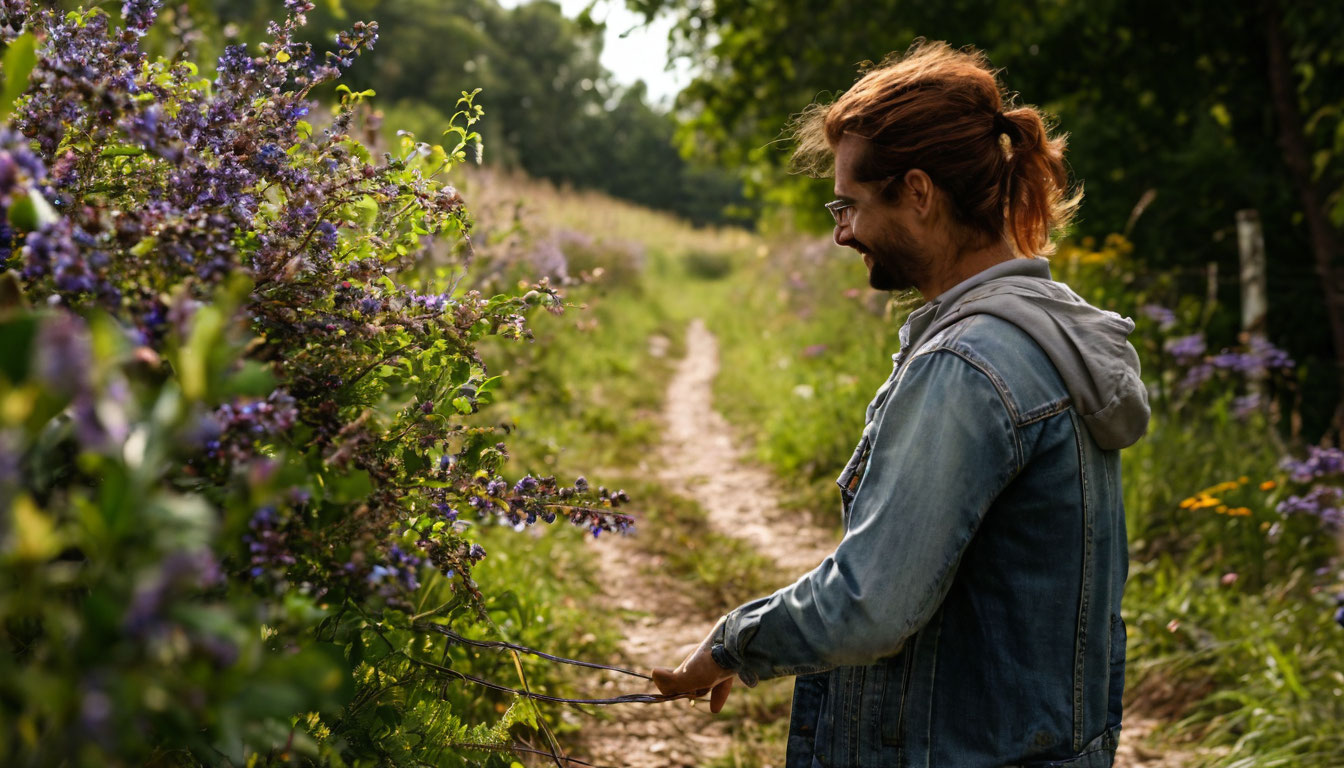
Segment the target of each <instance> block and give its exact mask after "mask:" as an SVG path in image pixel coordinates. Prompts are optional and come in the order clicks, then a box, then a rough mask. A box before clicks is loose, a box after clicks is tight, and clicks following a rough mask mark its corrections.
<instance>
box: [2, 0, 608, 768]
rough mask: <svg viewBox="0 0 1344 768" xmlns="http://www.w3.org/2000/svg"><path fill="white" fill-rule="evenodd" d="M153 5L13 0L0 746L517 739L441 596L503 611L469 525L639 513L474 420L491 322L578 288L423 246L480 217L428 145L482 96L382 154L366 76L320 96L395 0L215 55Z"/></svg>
mask: <svg viewBox="0 0 1344 768" xmlns="http://www.w3.org/2000/svg"><path fill="white" fill-rule="evenodd" d="M158 6H159V2H158V1H157V0H128V1H127V2H126V3H125V4H124V6H123V7H122V13H121V20H120V22H119V23H116V22H114V20H113V19H112V18H111V17H110V16H109V14H108V13H107V12H105V11H103V10H101V9H98V8H94V9H93V10H88V11H78V12H72V13H69V14H60V13H58V12H55V11H51V10H41V9H30V8H29V4H27V3H25V2H22V1H21V0H20V1H18V2H15V1H12V0H11V1H10V2H5V3H4V5H3V11H4V14H5V18H4V19H3V20H2V21H3V22H4V23H0V32H2V33H3V36H4V40H5V42H6V43H7V45H8V47H7V50H6V53H5V73H4V74H5V78H6V83H5V85H6V88H5V89H4V90H5V92H6V93H14V92H18V91H21V90H23V88H24V83H25V81H26V82H27V91H26V95H25V96H23V97H22V98H21V99H20V100H19V102H18V103H17V105H16V108H15V111H14V113H13V115H12V117H11V124H12V129H7V130H6V131H5V132H4V133H3V135H0V208H3V211H0V214H3V215H0V221H7V222H8V224H9V225H8V226H6V227H0V257H3V259H4V267H6V268H8V269H10V270H12V271H10V272H8V273H6V278H5V281H4V282H3V283H2V284H0V287H2V288H3V289H4V290H0V300H3V301H4V306H3V308H0V342H3V346H4V349H5V355H4V356H3V362H2V363H0V403H3V407H2V408H0V509H3V510H4V518H3V520H2V521H0V522H2V523H3V526H2V527H0V594H3V595H4V596H5V598H4V600H3V601H0V628H2V629H0V648H2V649H3V650H2V651H0V718H3V719H4V720H5V721H6V722H9V723H12V724H13V728H7V729H5V731H4V732H3V733H0V754H3V755H4V756H5V758H6V762H8V763H14V764H56V763H70V764H79V765H139V764H145V763H150V762H154V763H167V764H198V763H210V764H243V763H247V762H249V761H251V760H254V759H256V758H258V757H260V758H261V759H263V760H270V759H285V760H288V759H290V758H291V757H294V756H303V757H304V758H306V759H311V760H315V761H318V762H323V763H334V764H344V763H347V762H354V761H366V762H369V761H378V762H380V763H382V764H405V763H410V762H414V763H416V764H425V763H426V762H429V761H431V760H432V761H433V763H434V764H444V765H457V764H462V763H463V762H465V761H466V760H467V758H466V757H464V756H463V753H462V752H460V751H454V750H449V751H448V753H447V754H445V753H444V750H443V749H442V748H441V747H443V746H452V745H454V744H457V745H461V744H476V745H480V747H481V749H482V750H485V751H481V752H480V753H479V754H480V755H481V757H480V760H485V761H490V760H494V761H496V762H497V761H498V760H500V759H502V758H499V757H490V755H491V754H493V753H492V751H491V750H495V751H497V750H499V749H500V748H501V747H504V748H507V745H508V744H510V739H509V734H510V729H511V728H512V727H513V726H514V725H515V724H527V723H533V724H535V711H534V710H533V709H532V707H531V704H530V703H528V702H515V703H514V705H513V706H511V707H509V708H508V709H507V710H506V711H504V714H503V715H502V716H500V717H499V718H498V719H497V720H496V721H495V722H493V723H484V724H481V725H479V726H475V727H469V726H468V725H467V724H466V723H465V722H464V721H463V720H462V719H461V717H460V716H459V714H460V713H463V712H467V711H470V710H464V709H462V708H460V707H459V708H455V707H454V706H453V705H452V699H453V697H455V696H456V697H458V698H459V699H465V698H467V697H465V696H463V694H461V693H459V692H458V690H459V689H458V687H457V685H456V684H457V683H461V682H462V680H463V678H462V675H461V673H460V672H459V671H457V670H456V669H454V667H455V666H461V665H462V664H463V663H464V659H465V658H466V656H465V655H464V654H463V653H462V652H461V651H460V650H454V647H455V646H454V643H453V642H452V641H451V638H450V637H447V636H444V635H443V634H442V633H441V632H440V631H438V630H440V629H442V628H443V627H442V626H440V627H437V628H436V627H432V626H429V625H431V624H441V625H442V624H453V623H455V624H456V625H457V626H458V628H459V629H464V630H465V629H466V627H467V625H470V624H471V623H472V622H473V621H476V620H478V619H479V618H481V617H484V616H485V615H486V613H487V607H486V604H487V603H488V602H489V601H488V600H487V598H486V596H484V595H482V594H481V593H480V592H479V591H478V589H477V586H476V584H475V582H474V581H473V580H472V577H471V574H472V571H473V567H474V566H475V564H476V563H478V562H479V561H480V560H481V559H482V558H484V557H485V555H486V553H485V550H484V549H483V548H482V547H481V545H480V544H479V543H478V542H477V541H476V540H475V537H474V536H473V534H472V529H473V527H475V526H479V525H492V524H494V523H496V522H502V523H505V524H508V525H511V526H518V527H521V526H524V525H528V524H532V523H535V522H537V521H539V520H540V521H545V522H552V521H555V520H559V519H564V520H569V521H571V522H573V523H575V524H577V525H580V526H582V527H584V528H585V529H589V530H591V531H592V532H593V533H594V534H596V533H598V532H600V531H604V530H623V529H625V528H626V527H627V526H628V525H629V522H630V519H629V518H628V517H626V516H625V515H623V514H621V513H619V512H616V511H615V509H614V508H615V507H617V506H619V505H620V504H621V502H622V501H624V498H623V496H621V495H618V494H614V493H598V492H595V491H593V490H591V489H589V488H588V487H587V485H586V483H584V482H582V480H581V479H580V481H578V482H576V483H575V484H573V485H566V484H564V483H561V482H559V481H557V480H556V479H555V478H553V477H532V476H526V477H523V478H521V479H518V480H517V481H516V482H509V481H506V480H505V479H504V478H503V477H502V476H501V475H500V468H501V466H502V464H503V462H504V461H505V459H506V457H507V455H508V452H507V448H506V446H505V445H504V443H502V442H500V437H501V433H500V432H499V431H498V430H497V429H495V428H492V427H485V426H480V425H479V423H477V422H473V421H471V420H470V419H469V418H468V417H470V415H471V414H474V413H476V412H477V411H478V410H480V409H481V408H483V407H486V406H488V405H489V404H490V403H491V401H492V399H493V397H494V390H495V388H496V387H497V386H498V383H499V379H498V377H492V376H491V375H490V373H489V371H488V370H487V367H486V365H485V363H484V362H483V361H482V359H481V357H480V355H479V354H478V353H477V351H476V345H477V344H478V343H479V342H480V341H481V340H482V339H484V338H486V337H492V336H493V337H501V338H507V339H515V340H516V339H526V338H529V336H530V334H529V331H528V328H527V322H526V315H527V313H528V312H530V311H531V310H532V309H534V308H535V307H537V306H544V307H546V308H548V309H554V310H558V309H559V308H560V306H561V303H560V299H559V297H558V296H556V295H555V293H554V291H552V290H551V289H550V288H549V287H548V286H546V285H544V284H539V285H536V286H532V287H531V290H530V291H528V292H527V293H526V294H525V295H523V296H514V295H498V296H493V297H486V296H483V295H481V294H479V293H478V292H476V291H471V290H465V289H464V288H462V287H461V283H462V278H463V271H464V269H465V267H464V265H463V264H462V263H460V262H458V261H456V260H452V259H448V260H447V261H446V262H444V261H435V260H434V259H432V258H428V255H429V254H433V253H436V252H442V250H439V251H436V250H435V249H433V248H431V246H432V245H433V244H434V243H435V242H448V243H461V242H464V236H465V234H466V232H467V231H468V228H469V224H470V220H469V218H468V215H467V212H466V209H465V207H464V203H463V200H462V198H461V196H460V195H459V194H458V193H457V192H456V190H455V189H454V188H453V187H452V186H450V185H448V184H447V183H445V182H444V181H443V176H444V174H445V173H447V172H448V171H450V170H451V169H453V168H454V167H455V166H456V165H457V164H458V163H460V162H461V161H462V160H463V159H464V157H465V152H466V149H467V147H468V146H470V145H471V144H472V143H473V142H475V141H477V140H478V137H477V136H476V134H475V132H474V131H473V130H472V125H473V124H474V123H475V122H476V120H477V119H478V118H479V116H480V113H481V111H480V109H479V108H478V107H476V106H474V105H473V103H472V95H471V94H466V93H464V94H463V96H462V99H461V100H460V101H459V103H458V105H457V107H458V111H457V112H456V114H454V115H453V116H452V118H451V126H452V127H451V129H450V130H451V133H450V135H451V136H453V137H454V139H455V141H456V146H452V145H450V148H448V149H445V148H444V147H442V146H430V145H427V144H419V145H417V144H413V143H407V144H406V145H403V147H402V148H401V150H400V151H399V152H398V153H397V154H385V155H384V156H383V157H382V158H381V159H375V158H374V157H373V155H372V154H371V153H370V152H369V151H368V149H367V148H366V147H365V146H364V145H363V144H361V143H360V142H359V141H357V140H356V139H354V138H352V133H353V132H354V131H355V127H356V126H357V124H358V122H359V119H360V118H359V116H360V114H361V109H362V106H361V105H362V102H363V101H364V100H365V99H366V98H367V96H368V94H367V93H354V92H351V91H350V90H349V89H348V88H344V87H343V86H339V85H338V86H336V90H335V95H336V96H338V97H339V98H338V103H337V104H336V105H335V106H334V108H333V109H332V112H331V117H330V119H329V120H328V121H327V124H326V125H325V126H317V125H314V124H313V123H311V122H309V121H308V120H307V119H306V118H308V117H309V116H310V114H313V113H314V112H315V109H316V108H317V107H318V104H317V102H315V101H314V96H313V93H314V90H315V89H317V88H327V87H328V86H330V84H332V83H333V81H334V80H335V79H336V78H337V77H338V76H339V74H340V72H341V71H342V70H343V69H344V68H346V67H348V66H349V65H350V63H351V62H352V60H353V59H354V57H356V56H357V55H359V54H361V53H362V52H364V51H367V50H369V49H370V48H372V46H373V44H374V42H375V40H376V37H377V25H376V24H371V23H370V24H364V23H358V24H355V25H354V26H353V28H352V30H351V31H349V32H346V33H343V34H341V35H340V36H338V37H337V39H336V42H335V47H334V49H333V50H331V51H328V52H325V53H318V52H316V51H314V50H313V49H312V48H311V47H310V46H309V45H307V44H301V43H299V42H296V35H295V33H296V30H297V29H298V28H299V27H300V26H301V25H303V24H304V23H305V13H306V12H308V11H310V10H311V9H312V4H311V3H309V2H304V1H303V0H286V2H285V9H286V12H287V15H286V18H285V19H284V20H283V21H282V22H279V23H274V24H272V25H271V27H270V38H271V39H270V40H269V41H268V42H267V43H265V44H263V45H261V46H260V49H259V54H260V55H254V53H253V52H252V51H249V50H248V48H247V47H246V46H230V47H229V48H227V49H226V50H225V52H224V54H223V55H222V56H221V57H220V59H219V61H218V64H217V67H216V69H215V72H214V75H213V78H211V79H205V78H203V77H202V76H201V75H200V70H199V69H198V67H196V66H195V65H193V64H191V63H189V62H186V61H169V60H165V59H161V58H160V59H153V58H150V57H149V56H147V55H146V54H145V53H144V52H143V51H142V49H141V45H140V42H141V38H143V36H144V35H145V33H146V31H147V30H148V29H149V28H150V27H151V26H152V25H153V24H154V22H155V18H156V14H157V11H158ZM314 122H319V121H317V120H316V117H314ZM15 129H16V130H15ZM452 252H460V251H452ZM525 288H526V287H525ZM30 301H31V302H32V303H33V304H35V305H36V306H37V307H38V308H30V307H29V302H30ZM454 654H456V655H457V656H458V657H461V658H458V659H456V660H455V659H454ZM450 683H452V684H454V685H449V684H450ZM445 697H446V698H448V699H449V701H448V702H445V701H444V699H445ZM430 743H433V744H436V745H438V746H439V747H440V749H439V750H438V752H437V753H435V754H430V753H428V751H427V750H420V749H415V748H416V747H418V746H420V745H427V744H430Z"/></svg>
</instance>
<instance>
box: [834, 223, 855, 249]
mask: <svg viewBox="0 0 1344 768" xmlns="http://www.w3.org/2000/svg"><path fill="white" fill-rule="evenodd" d="M831 238H832V239H833V240H834V241H835V244H836V245H839V246H842V247H850V248H852V247H854V246H853V244H854V231H853V230H851V229H850V228H849V224H836V225H835V231H834V232H833V233H832V234H831Z"/></svg>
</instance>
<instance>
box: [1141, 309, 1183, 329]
mask: <svg viewBox="0 0 1344 768" xmlns="http://www.w3.org/2000/svg"><path fill="white" fill-rule="evenodd" d="M1139 312H1140V313H1141V314H1142V315H1143V316H1144V317H1146V318H1148V319H1149V320H1153V321H1155V322H1156V323H1157V327H1158V328H1160V329H1162V330H1164V331H1165V330H1167V329H1168V328H1170V327H1172V326H1173V325H1175V324H1176V313H1175V312H1172V311H1171V310H1170V309H1167V308H1166V307H1164V306H1162V305H1161V304H1144V305H1143V306H1142V307H1140V308H1139Z"/></svg>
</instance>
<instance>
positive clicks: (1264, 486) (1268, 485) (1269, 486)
mask: <svg viewBox="0 0 1344 768" xmlns="http://www.w3.org/2000/svg"><path fill="white" fill-rule="evenodd" d="M1278 487H1279V484H1278V483H1276V482H1274V481H1273V480H1266V481H1265V482H1263V483H1261V484H1260V490H1262V491H1272V490H1274V489H1275V488H1278Z"/></svg>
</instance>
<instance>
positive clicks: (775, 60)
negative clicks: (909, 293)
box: [629, 0, 1344, 400]
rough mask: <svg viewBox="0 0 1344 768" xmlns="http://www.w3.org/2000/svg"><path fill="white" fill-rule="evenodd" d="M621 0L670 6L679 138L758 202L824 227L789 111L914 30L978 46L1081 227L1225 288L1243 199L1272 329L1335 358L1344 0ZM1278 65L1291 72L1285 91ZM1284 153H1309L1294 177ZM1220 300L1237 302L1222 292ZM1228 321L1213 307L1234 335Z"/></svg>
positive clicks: (1318, 378)
mask: <svg viewBox="0 0 1344 768" xmlns="http://www.w3.org/2000/svg"><path fill="white" fill-rule="evenodd" d="M629 3H630V5H631V7H632V8H636V9H638V10H641V11H643V12H645V13H647V14H649V15H653V14H657V13H671V14H673V15H674V16H675V17H676V19H677V25H676V28H675V30H674V35H673V41H672V43H673V53H674V54H675V55H679V56H685V57H690V58H691V59H692V61H693V62H695V63H696V65H697V67H698V74H697V77H696V78H695V80H694V81H693V82H692V83H691V85H690V86H689V87H688V88H686V89H685V90H684V91H683V92H682V94H681V95H680V97H679V100H678V109H679V111H680V113H681V114H683V115H685V116H686V122H685V125H684V129H683V134H682V140H683V145H684V146H686V147H688V148H695V149H697V150H698V151H699V152H701V153H703V155H704V156H706V157H708V158H710V159H712V160H713V161H714V162H716V163H719V164H722V165H724V166H729V167H733V166H736V167H739V168H741V169H742V170H743V173H744V179H745V180H746V183H747V184H748V188H749V190H750V191H751V192H752V194H754V195H755V196H757V197H760V198H763V199H765V200H767V201H770V202H773V203H778V204H783V205H786V206H790V207H792V208H793V209H794V210H797V211H799V212H800V213H799V219H800V220H801V221H802V222H803V223H804V224H806V225H809V226H816V227H822V226H829V221H830V219H829V217H828V216H827V215H826V214H825V212H824V211H823V210H822V209H821V207H820V203H821V202H823V201H824V200H825V199H827V196H828V195H829V187H830V184H829V182H827V181H822V182H818V181H814V180H811V179H805V178H799V177H797V176H791V175H789V174H788V173H787V164H788V157H789V149H790V148H791V147H790V146H789V143H788V142H787V141H783V140H781V139H782V133H781V131H782V129H783V127H784V126H785V125H786V124H787V122H788V119H789V117H790V115H792V114H794V113H797V112H799V111H800V110H801V109H802V108H803V107H805V106H806V105H808V104H809V103H811V102H812V101H814V100H817V99H823V100H824V99H828V98H830V97H833V96H835V95H838V94H839V93H840V92H843V90H845V89H846V88H847V87H848V86H849V85H850V84H852V83H853V82H854V81H855V79H856V78H857V76H858V73H859V69H860V67H861V65H862V63H863V62H868V61H879V60H881V59H882V58H883V57H884V56H886V55H887V54H888V53H891V52H900V51H904V50H906V49H907V48H908V47H909V46H910V45H911V43H912V42H913V41H914V40H915V39H916V38H917V37H919V36H923V37H926V38H930V39H940V40H946V41H948V42H949V43H951V44H952V45H954V46H963V45H973V46H975V47H977V48H979V49H981V50H983V51H985V52H986V53H987V54H988V55H989V58H990V61H991V62H992V63H993V65H994V66H996V67H999V68H1002V70H1003V73H1002V79H1003V81H1004V82H1005V84H1006V86H1007V87H1008V88H1010V89H1012V91H1015V92H1017V93H1020V94H1021V96H1020V99H1019V101H1021V102H1025V103H1033V104H1036V105H1038V106H1041V107H1043V108H1044V109H1045V110H1046V111H1048V112H1050V113H1053V114H1054V115H1056V116H1057V117H1058V121H1059V127H1060V129H1062V130H1065V131H1067V132H1068V133H1069V134H1070V140H1069V151H1068V158H1069V161H1070V164H1071V167H1072V170H1073V173H1074V175H1075V176H1076V178H1077V180H1078V181H1080V182H1081V183H1083V185H1084V187H1085V190H1086V193H1087V197H1086V201H1085V203H1084V206H1083V209H1082V216H1081V218H1080V220H1079V221H1078V222H1077V225H1076V226H1077V233H1078V234H1079V235H1082V236H1087V235H1092V236H1095V237H1098V238H1100V237H1103V236H1105V235H1106V234H1109V233H1113V232H1124V233H1126V234H1127V235H1128V236H1129V237H1130V238H1131V240H1132V241H1133V243H1134V245H1135V250H1134V252H1135V254H1136V257H1137V259H1138V260H1139V262H1140V263H1141V264H1143V265H1145V266H1147V267H1151V268H1152V269H1153V270H1154V271H1156V270H1157V269H1158V268H1161V270H1163V271H1164V272H1166V273H1168V274H1172V275H1175V276H1176V277H1177V278H1178V279H1181V280H1184V281H1185V282H1186V283H1187V286H1186V287H1189V284H1190V283H1194V282H1196V281H1202V280H1203V279H1204V270H1203V268H1204V267H1205V265H1206V264H1208V263H1209V262H1215V263H1218V264H1220V266H1221V267H1222V269H1221V271H1220V274H1222V275H1223V276H1225V277H1227V278H1230V279H1231V280H1232V281H1235V275H1236V273H1237V266H1236V265H1237V240H1236V233H1235V213H1236V211H1237V210H1240V209H1245V208H1253V209H1256V210H1257V211H1258V212H1259V214H1260V218H1261V220H1262V221H1263V222H1264V228H1265V237H1266V241H1267V243H1268V251H1269V258H1270V287H1271V298H1272V311H1271V315H1270V324H1271V332H1272V333H1274V334H1275V335H1276V336H1280V337H1285V341H1287V342H1288V343H1289V344H1290V345H1291V346H1292V347H1293V348H1294V351H1295V352H1296V353H1297V354H1298V355H1299V356H1301V357H1303V358H1307V359H1308V360H1310V359H1311V358H1315V359H1316V360H1317V361H1318V363H1319V362H1320V361H1331V360H1333V359H1334V358H1335V357H1336V353H1340V352H1344V302H1342V301H1341V297H1340V288H1339V285H1341V284H1344V281H1341V279H1340V272H1339V270H1340V265H1339V261H1340V254H1339V248H1338V243H1339V240H1338V231H1339V229H1340V227H1341V226H1342V225H1344V115H1342V114H1341V109H1344V46H1341V43H1344V8H1340V7H1338V6H1333V5H1330V4H1322V3H1290V4H1284V8H1283V10H1282V11H1280V10H1279V9H1278V8H1277V7H1276V6H1275V4H1274V3H1272V2H1258V3H1233V4H1230V5H1229V4H1225V3H1218V4H1214V3H1212V2H1195V3H1171V2H1164V1H1163V0H1102V1H1101V2H1087V3H1084V2H1080V1H1079V0H1025V1H1024V2H1015V3H1001V2H993V1H992V0H947V1H946V2H939V3H926V2H914V1H912V0H882V1H880V2H872V3H862V4H858V3H841V4H835V3H830V2H823V0H751V1H750V2H748V1H747V0H717V1H716V2H714V3H712V4H709V3H687V2H681V1H680V0H629ZM1276 36H1277V38H1276ZM1276 44H1277V45H1278V47H1279V50H1280V51H1281V52H1282V56H1281V57H1280V61H1278V62H1276V61H1275V59H1274V56H1273V54H1272V51H1273V50H1274V48H1275V45H1276ZM1276 77H1277V78H1279V82H1280V83H1286V84H1287V85H1286V88H1281V89H1280V90H1283V91H1285V93H1284V94H1283V95H1282V97H1277V96H1276V85H1275V82H1276V80H1275V78H1276ZM1276 98H1277V99H1278V100H1277V101H1276ZM1288 107H1292V108H1293V110H1295V114H1289V112H1290V111H1293V110H1289V109H1288ZM1294 122H1296V123H1297V125H1296V128H1297V130H1298V131H1299V132H1300V136H1301V138H1300V142H1299V144H1298V146H1296V147H1294V146H1292V141H1291V139H1292V136H1291V134H1292V129H1293V127H1294V126H1293V125H1292V124H1293V123H1294ZM1294 163H1297V164H1298V165H1303V164H1305V167H1304V168H1301V169H1300V172H1298V173H1296V175H1295V172H1294V169H1293V165H1294ZM1141 201H1143V203H1144V204H1143V205H1141V204H1140V203H1141ZM1308 201H1312V202H1308ZM1332 237H1333V240H1332V239H1331V238H1332ZM1307 297H1309V298H1307ZM1222 298H1223V299H1224V300H1226V301H1229V302H1230V303H1231V304H1232V305H1233V306H1234V305H1235V303H1236V301H1237V291H1236V287H1235V285H1229V286H1225V291H1224V295H1223V297H1222ZM1304 298H1305V299H1306V300H1304ZM1235 326H1236V321H1235V316H1234V315H1233V314H1232V313H1226V314H1225V316H1224V327H1223V328H1222V331H1223V335H1224V336H1225V337H1227V339H1228V341H1231V338H1230V337H1231V336H1232V335H1233V332H1234V329H1235ZM1332 333H1333V339H1332ZM1332 346H1333V349H1332ZM1309 371H1310V375H1311V376H1312V377H1314V378H1313V382H1314V383H1313V385H1312V388H1313V389H1314V390H1316V391H1325V392H1327V393H1328V394H1327V395H1325V396H1326V397H1329V398H1330V399H1332V400H1333V399H1334V392H1333V390H1334V386H1333V384H1331V383H1330V382H1331V381H1332V380H1333V379H1334V378H1335V376H1334V374H1335V372H1334V371H1333V370H1332V366H1331V365H1330V364H1329V363H1328V362H1327V363H1326V364H1324V365H1321V364H1317V365H1312V366H1309Z"/></svg>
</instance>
